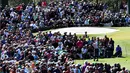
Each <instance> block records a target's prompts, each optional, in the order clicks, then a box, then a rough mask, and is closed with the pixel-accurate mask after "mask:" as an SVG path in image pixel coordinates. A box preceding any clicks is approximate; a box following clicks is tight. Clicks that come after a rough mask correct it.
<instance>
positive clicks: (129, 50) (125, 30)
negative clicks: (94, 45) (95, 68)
mask: <svg viewBox="0 0 130 73" xmlns="http://www.w3.org/2000/svg"><path fill="white" fill-rule="evenodd" d="M113 29H117V30H119V31H117V32H114V33H110V34H107V36H108V37H110V38H113V39H114V41H115V47H116V45H118V44H119V45H120V46H121V47H122V51H123V57H125V58H111V59H99V61H98V62H101V63H108V64H111V65H113V64H115V63H120V64H121V66H122V67H126V68H127V69H130V27H113ZM104 35H105V34H99V35H95V34H94V35H89V36H90V37H92V36H100V37H103V36H104ZM85 61H88V62H90V63H95V62H94V61H93V60H75V63H76V64H83V63H84V62H85Z"/></svg>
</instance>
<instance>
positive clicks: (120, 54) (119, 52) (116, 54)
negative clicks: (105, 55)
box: [114, 51, 122, 57]
mask: <svg viewBox="0 0 130 73" xmlns="http://www.w3.org/2000/svg"><path fill="white" fill-rule="evenodd" d="M114 56H115V57H122V51H118V52H116V53H115V55H114Z"/></svg>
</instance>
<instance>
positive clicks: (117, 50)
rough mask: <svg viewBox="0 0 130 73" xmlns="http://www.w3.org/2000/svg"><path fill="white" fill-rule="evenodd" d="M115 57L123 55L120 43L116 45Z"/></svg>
mask: <svg viewBox="0 0 130 73" xmlns="http://www.w3.org/2000/svg"><path fill="white" fill-rule="evenodd" d="M114 56H115V57H122V49H121V47H120V45H117V47H116V53H115V55H114Z"/></svg>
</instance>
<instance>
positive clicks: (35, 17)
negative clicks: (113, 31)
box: [0, 0, 130, 30]
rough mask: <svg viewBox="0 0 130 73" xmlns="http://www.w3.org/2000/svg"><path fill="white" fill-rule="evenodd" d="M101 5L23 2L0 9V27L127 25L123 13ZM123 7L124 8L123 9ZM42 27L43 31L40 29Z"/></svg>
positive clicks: (129, 20) (45, 27)
mask: <svg viewBox="0 0 130 73" xmlns="http://www.w3.org/2000/svg"><path fill="white" fill-rule="evenodd" d="M107 8H108V6H107V4H105V3H98V4H96V3H92V2H89V1H74V0H72V1H71V0H70V1H66V0H65V1H64V0H63V1H51V2H50V3H46V2H39V3H38V4H34V3H29V4H28V5H25V4H24V3H22V4H20V5H18V6H17V7H11V6H8V5H7V6H6V7H5V8H4V9H3V8H1V9H0V17H1V24H2V25H1V26H2V28H3V27H5V26H8V28H9V29H10V30H11V28H16V27H18V28H20V29H26V28H32V29H33V30H35V29H37V30H45V29H50V28H53V29H54V28H61V27H72V26H73V27H74V26H128V25H129V22H130V17H129V15H127V14H126V13H125V12H124V11H123V10H121V11H120V12H113V11H111V10H108V9H107ZM124 8H125V7H124ZM43 28H44V29H43Z"/></svg>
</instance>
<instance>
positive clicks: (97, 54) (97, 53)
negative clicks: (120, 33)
mask: <svg viewBox="0 0 130 73" xmlns="http://www.w3.org/2000/svg"><path fill="white" fill-rule="evenodd" d="M98 56H99V50H98V49H95V51H94V61H95V60H96V59H97V60H96V61H98Z"/></svg>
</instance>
